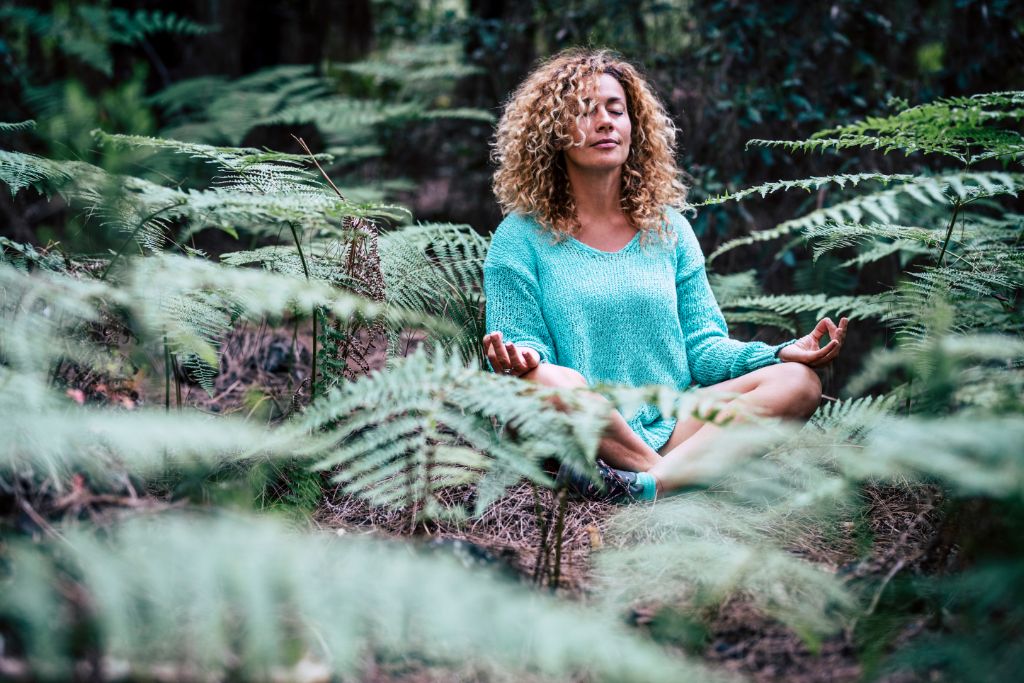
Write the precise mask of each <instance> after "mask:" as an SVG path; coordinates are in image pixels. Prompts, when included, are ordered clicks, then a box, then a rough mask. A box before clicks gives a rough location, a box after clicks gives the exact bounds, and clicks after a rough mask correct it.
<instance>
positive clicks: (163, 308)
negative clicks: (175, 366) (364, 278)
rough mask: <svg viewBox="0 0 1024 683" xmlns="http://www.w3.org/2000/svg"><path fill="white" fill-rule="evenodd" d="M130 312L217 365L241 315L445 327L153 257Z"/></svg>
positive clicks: (289, 285)
mask: <svg viewBox="0 0 1024 683" xmlns="http://www.w3.org/2000/svg"><path fill="white" fill-rule="evenodd" d="M126 284H127V287H126V288H125V291H126V292H130V296H131V301H130V303H129V307H130V308H132V309H133V311H134V312H135V319H136V320H138V321H139V322H140V323H141V324H142V325H143V329H144V331H145V332H147V333H148V334H147V336H148V338H150V339H164V338H166V339H167V340H168V343H170V344H171V346H172V349H173V350H174V351H175V352H177V353H182V354H195V355H197V356H199V358H201V359H202V360H203V362H205V363H207V364H208V365H211V366H214V367H215V366H216V365H217V351H216V344H217V341H216V338H217V337H218V336H220V335H221V334H223V332H226V331H227V329H228V328H229V326H230V323H231V322H234V320H236V319H237V318H238V317H240V316H242V317H245V318H246V319H249V320H256V321H258V320H261V319H262V318H264V317H266V316H279V315H281V314H283V313H287V312H297V313H300V314H302V313H304V312H308V311H312V310H313V308H314V307H318V308H321V309H323V310H326V311H329V312H330V313H331V314H333V315H334V316H336V317H338V318H340V319H343V320H348V319H350V318H354V317H359V318H365V319H369V320H372V319H374V318H377V317H378V316H384V317H385V318H386V319H387V320H389V321H390V322H391V324H395V325H411V326H414V327H421V326H425V327H427V328H436V329H439V330H446V329H448V326H447V325H446V324H445V323H443V322H442V321H438V320H436V319H432V318H430V317H429V316H427V315H424V314H422V313H417V312H413V311H406V310H402V309H393V310H386V309H385V308H384V307H383V306H381V305H380V304H379V303H377V302H375V301H370V300H367V299H365V298H362V297H359V296H357V295H354V294H351V293H348V292H344V291H341V290H338V289H336V288H334V287H332V286H331V285H329V284H328V283H326V282H321V281H316V280H306V279H305V278H303V277H292V276H288V275H283V274H277V273H269V272H266V271H258V270H251V269H246V268H233V267H229V266H223V265H218V264H216V263H211V262H209V261H205V260H202V259H192V258H181V257H174V256H153V257H149V258H146V259H140V260H138V261H136V262H135V263H134V264H133V267H132V268H131V269H130V270H129V271H128V275H127V278H126Z"/></svg>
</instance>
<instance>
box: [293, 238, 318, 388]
mask: <svg viewBox="0 0 1024 683" xmlns="http://www.w3.org/2000/svg"><path fill="white" fill-rule="evenodd" d="M288 228H289V229H290V230H291V231H292V240H293V241H294V242H295V248H296V249H297V250H298V251H299V261H300V262H301V263H302V274H303V275H305V276H306V282H309V264H308V263H306V255H305V254H304V253H302V242H301V241H300V240H299V232H298V231H297V230H296V229H295V223H294V222H292V221H288ZM309 397H310V399H314V398H316V306H313V354H312V367H311V368H310V372H309Z"/></svg>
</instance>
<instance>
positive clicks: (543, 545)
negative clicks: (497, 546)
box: [530, 482, 548, 585]
mask: <svg viewBox="0 0 1024 683" xmlns="http://www.w3.org/2000/svg"><path fill="white" fill-rule="evenodd" d="M530 490H531V491H533V512H534V514H535V515H536V516H537V528H538V529H539V530H540V545H539V546H538V547H537V560H536V561H535V562H534V563H533V582H534V583H535V584H538V585H539V584H540V579H541V576H542V575H543V572H542V570H541V567H542V566H543V562H544V558H545V557H546V556H547V554H548V553H547V543H548V520H547V519H546V518H545V515H544V510H543V509H542V507H541V504H540V494H539V493H537V485H536V484H534V483H533V482H530Z"/></svg>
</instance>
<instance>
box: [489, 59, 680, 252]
mask: <svg viewBox="0 0 1024 683" xmlns="http://www.w3.org/2000/svg"><path fill="white" fill-rule="evenodd" d="M602 74H608V75H610V76H612V77H613V78H615V80H617V81H618V82H619V84H620V85H621V86H622V89H623V91H625V93H626V107H627V111H628V112H629V116H630V120H631V122H632V124H633V135H632V140H631V141H630V147H629V156H628V157H627V158H626V163H625V164H624V166H623V169H622V190H621V192H622V209H623V211H624V212H625V214H626V216H627V217H628V218H629V219H630V221H631V222H632V224H633V225H634V226H635V227H636V228H637V229H638V230H640V231H641V232H642V233H643V234H642V239H647V238H649V237H650V236H651V235H657V236H659V237H665V232H664V228H663V226H662V224H663V219H664V212H665V208H666V207H668V206H675V207H678V208H680V209H682V208H684V207H685V204H686V187H685V186H684V185H683V184H682V182H681V181H680V180H679V176H680V172H679V168H678V167H677V166H676V162H675V153H676V126H675V124H674V123H673V122H672V119H671V118H669V116H668V114H666V113H665V108H664V106H662V104H661V102H660V101H659V100H658V98H657V96H655V94H654V92H653V90H652V89H651V86H650V85H649V84H648V83H647V81H646V80H645V79H644V77H643V76H641V74H640V73H639V71H637V69H636V68H635V67H634V66H633V65H631V64H629V63H628V62H625V61H623V60H621V59H618V58H616V57H615V56H614V55H613V54H612V53H610V52H608V51H606V50H585V49H580V48H571V49H568V50H563V51H562V52H559V53H558V54H556V55H555V56H553V57H552V58H550V59H549V60H547V61H545V62H543V63H541V64H540V65H539V66H538V67H537V68H536V69H534V70H533V72H532V73H530V75H529V76H527V77H526V80H524V81H523V82H522V84H520V86H519V87H518V88H517V89H516V91H515V92H514V93H513V94H512V96H511V98H510V99H509V101H508V104H507V105H506V107H505V112H504V114H503V115H502V117H501V120H500V121H499V122H498V128H497V131H496V132H495V136H494V142H493V149H492V152H491V159H492V160H493V161H494V162H495V163H496V164H497V166H498V170H497V171H496V172H495V174H494V194H495V196H496V197H497V199H498V203H499V204H500V205H501V208H502V211H503V212H504V213H505V214H508V213H511V212H513V211H515V212H518V213H523V214H528V215H532V216H534V217H535V218H536V219H537V220H538V221H539V222H540V223H541V225H543V226H544V227H545V228H547V229H548V230H550V231H551V232H552V233H554V237H555V239H556V241H561V240H564V239H566V238H567V237H569V236H571V235H575V234H577V233H578V232H579V230H580V224H579V219H578V218H577V216H576V200H575V198H574V197H573V195H572V192H571V188H570V186H569V177H568V174H567V171H566V165H565V163H566V162H565V155H564V151H565V150H566V149H567V148H569V147H570V146H574V145H575V146H580V145H582V144H583V140H582V135H583V132H582V128H581V126H580V121H581V119H582V118H583V117H584V116H585V115H586V114H587V103H586V100H585V98H586V97H587V96H588V93H589V92H591V90H592V89H593V88H594V87H595V84H596V81H597V79H598V78H599V77H600V76H601V75H602Z"/></svg>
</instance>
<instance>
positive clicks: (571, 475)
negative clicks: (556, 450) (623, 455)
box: [555, 458, 643, 503]
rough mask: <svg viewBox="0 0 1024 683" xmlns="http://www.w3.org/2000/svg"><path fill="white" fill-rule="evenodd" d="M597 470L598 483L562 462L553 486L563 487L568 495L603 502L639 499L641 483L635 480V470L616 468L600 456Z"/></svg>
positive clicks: (626, 501)
mask: <svg viewBox="0 0 1024 683" xmlns="http://www.w3.org/2000/svg"><path fill="white" fill-rule="evenodd" d="M597 472H598V474H599V475H600V483H598V482H595V481H594V480H593V479H591V478H590V477H588V476H586V475H585V474H582V473H580V472H577V471H576V470H574V469H572V468H571V467H569V466H568V465H567V464H565V463H562V465H561V466H560V467H559V468H558V476H556V477H555V488H557V489H562V488H564V489H565V490H567V491H568V492H569V495H570V496H573V497H576V498H583V499H585V500H595V501H600V502H603V503H632V502H634V501H638V500H641V495H642V494H643V484H641V483H640V482H638V481H637V476H636V472H627V471H625V470H617V469H615V468H614V467H610V466H609V465H607V464H606V463H605V462H604V461H603V460H601V459H600V458H599V459H598V460H597Z"/></svg>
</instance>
